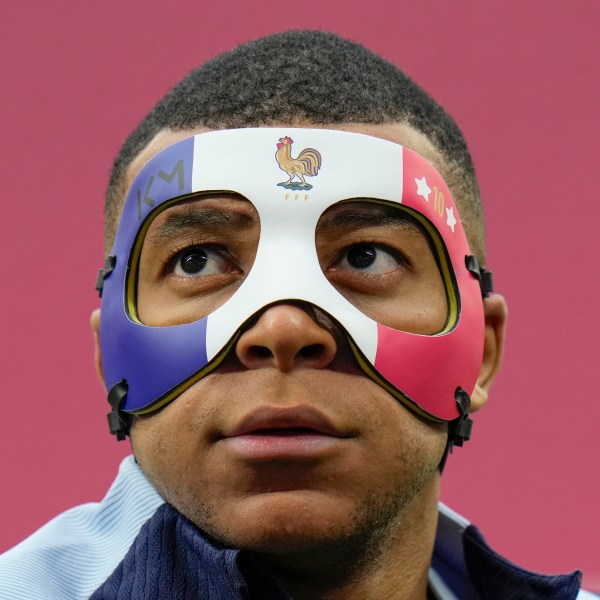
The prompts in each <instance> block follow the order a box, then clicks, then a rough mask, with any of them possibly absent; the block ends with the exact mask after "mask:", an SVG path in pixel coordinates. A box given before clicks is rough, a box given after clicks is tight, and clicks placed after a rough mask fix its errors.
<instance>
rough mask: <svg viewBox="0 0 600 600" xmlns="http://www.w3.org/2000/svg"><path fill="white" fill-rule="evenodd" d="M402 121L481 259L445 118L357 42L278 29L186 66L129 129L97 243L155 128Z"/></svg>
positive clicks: (477, 221)
mask: <svg viewBox="0 0 600 600" xmlns="http://www.w3.org/2000/svg"><path fill="white" fill-rule="evenodd" d="M351 122H352V123H370V124H382V123H392V122H394V123H396V122H400V123H407V124H408V125H410V126H412V127H413V128H415V129H416V130H418V131H420V132H422V133H423V134H424V135H425V136H426V137H427V138H428V139H429V140H430V141H431V142H432V144H433V145H434V146H435V148H436V149H437V150H438V151H439V152H440V154H441V156H442V158H443V160H444V173H443V174H444V177H445V179H446V181H447V183H448V185H449V187H450V189H451V191H452V193H453V196H454V198H455V200H456V202H457V203H458V204H459V207H460V209H461V213H462V215H463V221H464V225H465V229H466V232H467V236H468V237H469V240H470V243H471V247H472V249H473V251H474V252H475V253H476V254H477V256H478V258H479V260H480V262H481V263H482V264H484V263H485V232H484V223H483V211H482V206H481V199H480V193H479V186H478V184H477V179H476V177H475V170H474V167H473V161H472V159H471V155H470V154H469V151H468V148H467V144H466V142H465V140H464V137H463V135H462V133H461V131H460V129H459V128H458V126H457V124H456V123H455V122H454V120H453V119H452V118H451V117H450V115H448V113H446V111H445V110H444V109H443V108H442V107H441V106H440V105H439V104H438V103H437V102H435V100H433V98H431V96H429V95H428V94H427V93H426V92H425V91H423V90H422V89H421V88H420V87H419V86H417V85H416V84H415V83H414V82H413V81H412V80H411V79H410V78H409V77H408V76H407V75H406V74H405V73H403V72H402V71H401V70H400V69H398V68H397V67H396V66H394V65H393V64H391V63H390V62H388V61H386V60H384V59H383V58H381V57H380V56H378V55H376V54H374V53H373V52H371V51H370V50H368V49H367V48H365V47H364V46H362V45H360V44H357V43H354V42H351V41H349V40H347V39H344V38H342V37H340V36H338V35H335V34H332V33H326V32H322V31H288V32H284V33H277V34H274V35H270V36H267V37H263V38H260V39H258V40H255V41H252V42H249V43H246V44H243V45H241V46H238V47H237V48H235V49H233V50H231V51H230V52H226V53H224V54H221V55H219V56H217V57H216V58H213V59H212V60H209V61H207V62H206V63H204V64H203V65H201V66H200V67H198V68H197V69H194V70H193V71H191V72H190V73H189V74H188V75H187V76H186V77H185V78H184V79H183V80H182V81H181V82H179V83H178V84H177V85H176V86H175V87H173V88H172V89H171V90H170V91H169V92H168V93H167V95H166V96H165V97H164V98H163V99H162V100H160V102H158V104H157V105H156V106H155V107H154V108H153V109H152V110H151V111H150V113H149V114H148V115H147V116H146V117H145V118H144V119H143V120H142V121H141V123H140V124H139V125H138V126H137V128H136V129H135V130H134V131H133V132H132V133H131V135H129V137H128V138H127V139H126V141H125V143H124V144H123V146H122V147H121V150H120V151H119V153H118V155H117V157H116V158H115V161H114V163H113V167H112V171H111V175H110V180H109V184H108V188H107V193H106V205H105V217H106V240H107V244H108V245H110V244H111V243H112V240H113V238H114V235H115V231H116V227H117V224H118V220H119V216H120V211H121V206H122V202H123V195H124V189H123V187H124V179H125V172H126V170H127V168H128V166H129V165H130V164H131V162H132V161H133V160H134V159H135V157H136V156H137V155H138V154H139V152H140V151H141V150H142V149H143V148H144V147H145V146H146V145H147V144H148V142H150V140H151V139H152V138H153V137H154V136H155V135H156V134H157V133H158V132H159V131H161V130H163V129H171V130H174V131H181V130H186V129H192V128H195V127H207V128H211V129H231V128H238V127H258V126H268V125H276V124H281V123H287V124H290V125H292V124H294V123H314V124H315V125H328V124H329V125H333V124H340V123H351Z"/></svg>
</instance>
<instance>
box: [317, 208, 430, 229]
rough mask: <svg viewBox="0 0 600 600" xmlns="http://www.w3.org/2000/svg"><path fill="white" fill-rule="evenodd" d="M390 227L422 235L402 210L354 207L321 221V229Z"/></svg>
mask: <svg viewBox="0 0 600 600" xmlns="http://www.w3.org/2000/svg"><path fill="white" fill-rule="evenodd" d="M390 225H392V226H395V227H401V228H403V229H407V230H411V231H413V232H418V233H421V229H420V228H419V226H418V225H417V224H416V223H415V222H414V221H413V219H411V217H410V216H408V215H407V214H405V213H403V212H402V211H401V210H397V209H386V208H384V207H365V208H360V207H353V208H351V209H349V210H342V211H340V212H337V213H334V214H332V215H327V214H326V215H325V216H324V217H323V218H322V219H321V222H320V223H319V228H324V227H325V228H327V229H357V228H363V227H385V226H390Z"/></svg>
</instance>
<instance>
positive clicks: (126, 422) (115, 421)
mask: <svg viewBox="0 0 600 600" xmlns="http://www.w3.org/2000/svg"><path fill="white" fill-rule="evenodd" d="M127 390H128V385H127V381H126V380H125V379H121V381H119V382H118V383H115V385H113V386H112V387H111V388H110V392H108V403H109V404H110V406H111V408H112V410H111V411H110V412H109V413H108V415H106V416H107V418H108V427H109V429H110V432H111V434H112V435H116V436H117V441H119V442H120V441H122V440H124V439H125V437H126V436H127V435H128V434H129V428H130V427H131V422H132V421H133V415H130V414H128V413H126V412H124V411H122V410H121V406H123V402H125V397H126V396H127Z"/></svg>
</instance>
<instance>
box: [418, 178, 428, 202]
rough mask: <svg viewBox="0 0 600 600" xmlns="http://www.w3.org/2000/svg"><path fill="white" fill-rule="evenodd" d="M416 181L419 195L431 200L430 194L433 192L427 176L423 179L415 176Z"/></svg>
mask: <svg viewBox="0 0 600 600" xmlns="http://www.w3.org/2000/svg"><path fill="white" fill-rule="evenodd" d="M415 183H416V184H417V196H423V198H425V201H426V202H429V194H431V188H430V187H429V186H428V185H427V180H426V179H425V176H423V177H421V179H417V178H416V177H415Z"/></svg>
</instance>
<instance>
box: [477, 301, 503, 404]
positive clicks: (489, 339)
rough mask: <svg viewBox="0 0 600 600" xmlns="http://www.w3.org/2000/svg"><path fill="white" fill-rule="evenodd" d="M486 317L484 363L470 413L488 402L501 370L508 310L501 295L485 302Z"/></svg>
mask: <svg viewBox="0 0 600 600" xmlns="http://www.w3.org/2000/svg"><path fill="white" fill-rule="evenodd" d="M483 312H484V315H485V341H484V346H483V361H482V363H481V370H480V371H479V377H478V378H477V385H476V386H475V390H474V391H473V394H472V396H471V409H470V412H475V411H476V410H479V409H480V408H481V407H482V406H484V405H485V403H486V402H487V400H488V394H489V391H490V388H491V387H492V383H493V382H494V379H495V378H496V375H497V374H498V371H499V370H500V365H501V364H502V354H503V352H504V334H505V330H506V318H507V315H508V309H507V306H506V301H505V300H504V298H503V297H502V296H500V294H493V295H492V296H490V297H489V298H485V299H484V301H483Z"/></svg>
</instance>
